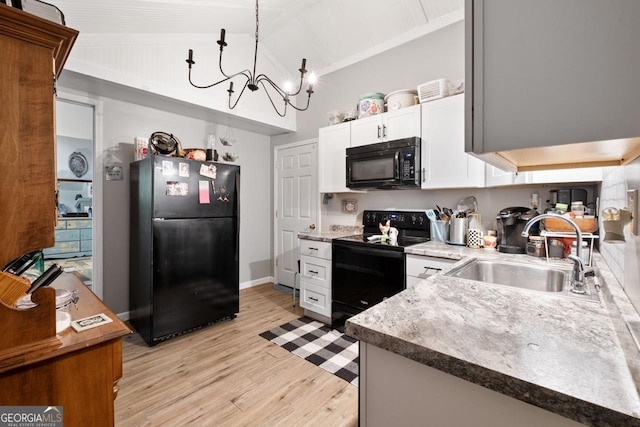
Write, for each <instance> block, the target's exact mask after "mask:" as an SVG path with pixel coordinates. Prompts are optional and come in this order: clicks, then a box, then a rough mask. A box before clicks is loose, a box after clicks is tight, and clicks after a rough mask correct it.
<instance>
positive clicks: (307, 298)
mask: <svg viewBox="0 0 640 427" xmlns="http://www.w3.org/2000/svg"><path fill="white" fill-rule="evenodd" d="M300 254H301V255H300V307H302V308H304V309H306V310H309V311H312V312H314V313H318V314H320V315H322V316H326V317H331V243H330V242H318V241H315V240H306V239H302V240H301V241H300Z"/></svg>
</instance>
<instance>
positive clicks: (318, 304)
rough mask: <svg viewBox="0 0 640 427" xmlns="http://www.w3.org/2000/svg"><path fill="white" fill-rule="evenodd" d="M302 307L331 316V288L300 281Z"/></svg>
mask: <svg viewBox="0 0 640 427" xmlns="http://www.w3.org/2000/svg"><path fill="white" fill-rule="evenodd" d="M300 307H302V308H306V309H307V310H311V311H313V312H316V313H318V314H322V315H323V316H327V317H330V316H331V288H328V289H327V288H324V287H322V286H316V285H314V284H313V283H309V282H306V281H305V280H301V281H300Z"/></svg>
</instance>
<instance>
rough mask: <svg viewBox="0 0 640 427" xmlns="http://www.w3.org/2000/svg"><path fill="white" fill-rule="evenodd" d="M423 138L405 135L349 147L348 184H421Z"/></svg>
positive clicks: (369, 186)
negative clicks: (421, 143)
mask: <svg viewBox="0 0 640 427" xmlns="http://www.w3.org/2000/svg"><path fill="white" fill-rule="evenodd" d="M420 142H421V141H420V138H419V137H413V138H404V139H397V140H394V141H388V142H380V143H376V144H369V145H362V146H359V147H352V148H347V187H348V188H353V189H396V188H419V187H420Z"/></svg>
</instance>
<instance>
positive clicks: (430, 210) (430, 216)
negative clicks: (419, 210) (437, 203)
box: [427, 209, 438, 221]
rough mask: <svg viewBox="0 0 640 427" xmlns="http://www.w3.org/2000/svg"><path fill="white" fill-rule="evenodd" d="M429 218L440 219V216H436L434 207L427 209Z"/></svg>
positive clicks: (432, 219) (430, 219)
mask: <svg viewBox="0 0 640 427" xmlns="http://www.w3.org/2000/svg"><path fill="white" fill-rule="evenodd" d="M427 218H429V221H437V220H438V217H437V216H436V212H435V211H434V210H433V209H427Z"/></svg>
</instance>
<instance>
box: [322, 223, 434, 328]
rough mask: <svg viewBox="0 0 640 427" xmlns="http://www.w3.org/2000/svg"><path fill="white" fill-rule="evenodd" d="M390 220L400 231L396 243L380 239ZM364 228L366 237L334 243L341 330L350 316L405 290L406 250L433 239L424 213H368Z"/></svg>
mask: <svg viewBox="0 0 640 427" xmlns="http://www.w3.org/2000/svg"><path fill="white" fill-rule="evenodd" d="M387 220H388V221H389V222H390V226H391V227H395V228H396V229H397V230H398V237H397V240H396V241H392V240H388V239H382V240H381V239H380V238H379V236H380V235H381V232H380V228H379V227H380V224H386V222H387ZM362 225H363V227H364V231H363V234H362V235H358V236H349V237H341V238H337V239H334V240H333V241H332V256H331V258H332V270H331V271H332V273H331V289H332V304H331V321H332V327H333V328H334V329H338V330H341V329H342V328H344V322H345V321H346V319H348V318H349V317H351V316H353V315H355V314H357V313H360V312H362V311H363V310H366V309H367V308H369V307H372V306H373V305H375V304H377V303H379V302H381V301H383V300H384V299H386V298H388V297H390V296H392V295H395V294H397V293H398V292H400V291H402V290H403V289H405V275H406V257H405V254H404V250H405V248H406V247H407V246H411V245H415V244H419V243H424V242H427V241H429V236H430V233H429V232H430V223H429V219H428V218H427V215H426V213H425V212H424V211H364V213H363V215H362ZM371 236H377V237H378V238H373V239H371V238H370V237H371Z"/></svg>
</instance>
